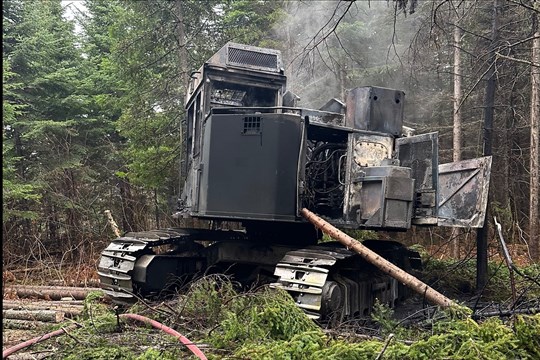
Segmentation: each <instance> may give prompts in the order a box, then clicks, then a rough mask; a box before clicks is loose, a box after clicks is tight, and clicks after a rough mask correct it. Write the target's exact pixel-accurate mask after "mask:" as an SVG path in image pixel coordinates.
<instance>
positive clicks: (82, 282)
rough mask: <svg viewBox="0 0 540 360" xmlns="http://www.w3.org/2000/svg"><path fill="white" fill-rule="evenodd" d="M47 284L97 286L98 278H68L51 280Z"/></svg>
mask: <svg viewBox="0 0 540 360" xmlns="http://www.w3.org/2000/svg"><path fill="white" fill-rule="evenodd" d="M48 283H49V284H48V285H51V286H61V287H87V286H90V287H98V286H99V280H98V279H86V280H78V281H75V280H70V281H64V280H51V281H49V282H48Z"/></svg>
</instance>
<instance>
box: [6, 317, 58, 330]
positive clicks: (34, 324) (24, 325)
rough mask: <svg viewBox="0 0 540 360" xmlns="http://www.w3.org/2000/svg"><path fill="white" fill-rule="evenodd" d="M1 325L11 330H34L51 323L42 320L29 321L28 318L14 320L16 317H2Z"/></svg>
mask: <svg viewBox="0 0 540 360" xmlns="http://www.w3.org/2000/svg"><path fill="white" fill-rule="evenodd" d="M2 326H3V328H4V329H13V330H36V329H41V328H44V327H47V326H51V323H47V322H44V321H29V320H16V319H3V320H2Z"/></svg>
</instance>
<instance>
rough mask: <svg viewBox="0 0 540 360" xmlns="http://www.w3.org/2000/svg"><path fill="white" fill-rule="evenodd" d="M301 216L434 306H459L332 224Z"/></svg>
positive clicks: (304, 212) (305, 212) (307, 213)
mask: <svg viewBox="0 0 540 360" xmlns="http://www.w3.org/2000/svg"><path fill="white" fill-rule="evenodd" d="M301 214H302V215H303V216H304V217H305V218H306V219H307V220H309V221H310V222H311V223H312V224H314V225H315V226H316V227H318V228H319V229H321V231H322V232H324V233H325V234H327V235H329V236H330V237H331V238H333V239H336V240H337V241H339V242H340V243H342V244H343V245H344V246H346V247H347V249H352V250H354V251H355V252H356V253H358V254H359V255H360V256H361V257H362V258H364V259H365V260H366V261H368V262H369V263H370V264H373V265H374V266H376V267H377V268H379V269H380V270H381V271H382V272H384V273H385V274H388V275H390V276H391V277H393V278H394V279H396V280H398V281H399V282H401V283H402V284H404V285H406V286H408V287H409V288H411V289H412V290H414V291H416V292H417V293H419V294H420V295H422V296H425V297H426V299H427V300H428V301H430V302H432V303H433V304H435V305H439V306H441V307H450V306H457V304H456V303H455V302H454V301H452V300H450V299H449V298H447V297H446V296H444V295H443V294H441V293H440V292H438V291H436V290H435V289H433V288H431V287H430V286H429V285H427V284H426V283H424V282H422V281H420V280H418V279H417V278H416V277H414V276H412V275H411V274H409V273H407V272H406V271H403V270H402V269H400V268H399V267H397V266H396V265H394V264H393V263H391V262H390V261H388V260H386V259H385V258H383V257H381V256H380V255H379V254H377V253H375V252H373V251H372V250H370V249H368V248H367V247H365V246H364V245H362V243H361V242H359V241H358V240H355V239H353V238H352V237H350V236H349V235H347V234H345V233H344V232H343V231H341V230H339V229H337V228H336V227H334V226H332V225H331V224H330V223H328V222H327V221H325V220H323V219H321V218H320V217H318V216H317V215H315V214H314V213H312V212H311V211H309V210H308V209H305V208H304V209H302V211H301Z"/></svg>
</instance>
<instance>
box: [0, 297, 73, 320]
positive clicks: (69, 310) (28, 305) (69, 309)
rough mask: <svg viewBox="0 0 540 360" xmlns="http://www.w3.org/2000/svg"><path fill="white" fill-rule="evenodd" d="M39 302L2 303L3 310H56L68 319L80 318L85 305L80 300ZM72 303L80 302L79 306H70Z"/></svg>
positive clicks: (11, 301) (10, 301)
mask: <svg viewBox="0 0 540 360" xmlns="http://www.w3.org/2000/svg"><path fill="white" fill-rule="evenodd" d="M65 302H66V304H64V301H58V302H52V301H38V302H27V301H17V300H4V301H3V303H2V309H3V310H9V309H13V310H55V311H62V312H63V313H64V315H65V316H66V317H75V316H79V315H81V314H82V312H83V308H84V305H83V303H82V301H80V300H72V301H65ZM71 302H78V304H69V303H71Z"/></svg>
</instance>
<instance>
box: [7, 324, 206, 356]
mask: <svg viewBox="0 0 540 360" xmlns="http://www.w3.org/2000/svg"><path fill="white" fill-rule="evenodd" d="M120 316H121V317H126V318H129V319H133V320H138V321H142V322H144V323H146V324H150V325H152V326H153V327H155V328H156V329H159V330H161V331H163V332H166V333H167V334H169V335H172V336H174V337H176V338H177V339H178V340H180V342H182V344H184V345H186V347H187V348H188V349H189V350H190V351H191V352H192V353H193V354H195V356H197V357H198V358H199V359H201V360H208V359H207V358H206V356H205V355H204V354H203V352H202V351H201V350H200V349H199V348H198V347H197V345H195V344H193V343H192V342H191V341H189V339H188V338H186V337H185V336H183V335H182V334H180V333H179V332H177V331H176V330H174V329H171V328H170V327H168V326H165V325H163V324H162V323H159V322H157V321H155V320H152V319H149V318H147V317H144V316H141V315H137V314H122V315H120ZM75 327H77V325H72V326H70V327H68V328H66V329H64V328H62V329H59V330H56V331H53V332H50V333H48V334H45V335H41V336H37V337H35V338H33V339H30V340H27V341H25V342H23V343H20V344H18V345H15V346H12V347H10V348H9V349H7V350H4V351H2V359H5V358H7V357H8V356H9V355H11V354H13V353H14V352H17V351H19V350H21V349H24V348H25V347H28V346H30V345H33V344H37V343H39V342H41V341H43V340H47V339H49V338H52V337H55V336H58V335H63V334H65V333H66V330H67V329H73V328H75Z"/></svg>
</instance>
